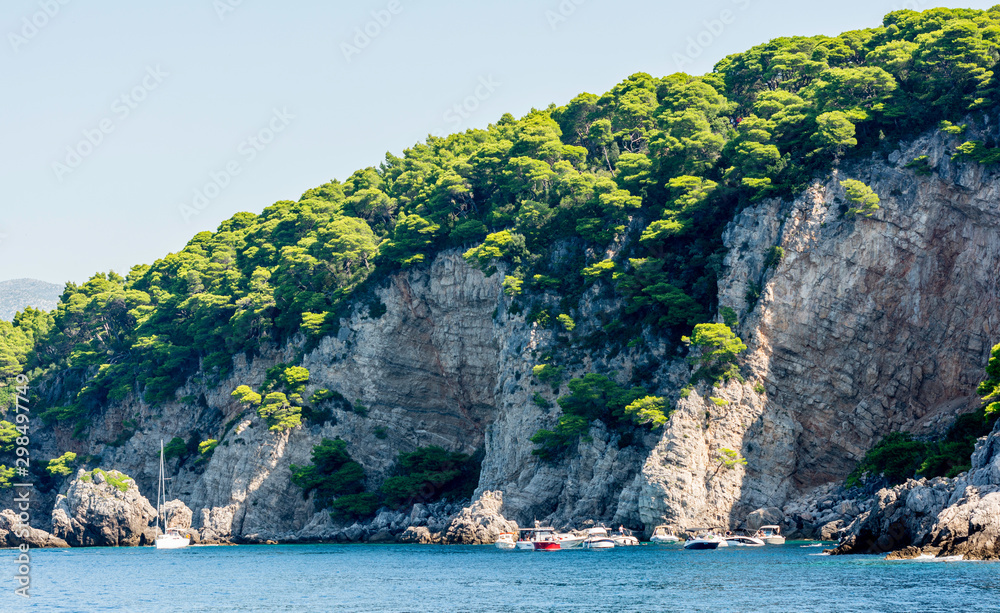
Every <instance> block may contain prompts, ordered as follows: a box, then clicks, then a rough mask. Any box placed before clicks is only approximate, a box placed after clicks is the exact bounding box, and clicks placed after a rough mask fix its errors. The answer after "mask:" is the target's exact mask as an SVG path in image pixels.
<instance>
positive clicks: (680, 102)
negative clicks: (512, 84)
mask: <svg viewBox="0 0 1000 613" xmlns="http://www.w3.org/2000/svg"><path fill="white" fill-rule="evenodd" d="M998 47H1000V7H995V8H993V9H990V10H989V11H976V10H964V9H956V10H948V9H933V10H929V11H926V12H923V13H917V12H914V11H897V12H894V13H891V14H889V15H887V16H886V17H885V20H884V22H883V24H882V25H881V26H880V27H877V28H872V29H867V30H858V31H853V32H847V33H844V34H842V35H840V36H838V37H826V36H815V37H791V38H781V39H777V40H774V41H771V42H769V43H766V44H763V45H760V46H757V47H754V48H752V49H750V50H748V51H746V52H744V53H740V54H736V55H732V56H730V57H727V58H725V59H723V60H722V61H720V62H719V63H718V64H717V66H716V67H715V70H714V71H713V72H711V73H709V74H707V75H703V76H691V75H686V74H673V75H669V76H666V77H653V76H650V75H648V74H634V75H632V76H630V77H628V78H627V79H625V80H624V81H623V82H621V83H620V84H618V85H617V86H615V87H614V88H613V89H612V90H611V91H609V92H607V93H605V94H603V95H595V94H588V93H585V94H580V95H579V96H577V97H575V98H574V99H573V100H571V101H569V102H568V103H566V104H565V105H563V106H554V105H553V106H550V107H548V108H545V109H542V110H533V111H532V112H531V113H529V114H528V115H526V116H525V117H522V118H520V119H516V118H514V117H512V116H511V115H509V114H508V115H504V116H503V117H501V118H500V119H499V120H498V121H497V122H496V123H495V124H492V125H490V126H489V127H488V128H487V129H485V130H469V131H467V132H465V133H462V134H454V135H451V136H449V137H447V138H436V137H429V138H428V139H427V141H426V142H422V143H418V144H417V145H415V146H413V147H412V148H410V149H408V150H406V151H404V152H403V154H402V155H401V156H396V155H392V154H387V155H386V158H385V160H384V161H383V162H382V163H381V164H380V165H379V166H378V167H377V168H364V169H361V170H358V171H357V172H355V173H354V174H352V175H351V176H350V177H348V178H347V179H346V180H344V181H336V180H335V181H331V182H329V183H327V184H325V185H322V186H319V187H317V188H315V189H310V190H309V191H307V192H305V193H304V194H303V195H302V197H301V198H300V199H299V200H298V201H295V202H293V201H282V202H277V203H275V204H273V205H271V206H269V207H268V208H266V209H264V211H263V212H262V213H261V214H260V215H254V214H251V213H238V214H236V215H234V216H233V217H232V218H231V219H229V220H227V221H225V222H224V223H222V224H221V225H220V226H219V228H218V229H217V231H216V232H214V233H213V232H202V233H199V234H198V235H196V236H195V237H194V238H192V239H191V241H190V242H189V243H188V245H187V246H186V247H185V248H184V249H183V250H182V251H180V252H179V253H175V254H170V255H168V256H166V257H164V258H163V259H161V260H158V261H156V262H155V263H153V265H152V266H136V267H134V268H133V269H132V270H131V271H130V273H129V274H128V276H127V277H125V278H123V277H121V276H119V275H117V274H114V273H109V274H97V275H95V276H94V277H93V278H91V279H90V280H89V281H88V282H86V283H84V284H82V285H76V284H72V283H71V284H68V285H67V286H66V288H65V291H64V292H63V294H62V297H61V299H60V302H59V305H58V308H57V309H56V310H55V311H53V312H51V313H43V312H39V311H35V310H28V311H26V312H25V313H22V314H21V315H19V316H18V317H17V318H16V319H15V320H14V322H13V323H7V322H0V368H2V371H0V374H2V376H3V377H6V378H11V377H13V376H15V375H17V374H19V373H26V374H29V375H30V376H31V378H32V379H34V380H36V381H45V380H51V379H52V378H54V377H59V378H60V380H61V381H63V383H64V384H63V385H59V386H50V387H49V388H48V389H51V390H55V391H54V392H52V394H50V395H49V396H47V397H44V398H39V399H38V401H39V403H40V407H39V408H40V409H41V410H42V411H43V413H42V416H43V418H44V419H46V420H47V421H50V422H52V421H61V422H65V423H66V424H67V425H69V426H72V427H74V428H76V429H77V431H78V432H82V431H84V429H86V427H87V424H88V416H90V415H91V414H92V412H94V411H96V410H98V409H99V407H101V406H103V405H105V404H107V403H109V402H115V401H119V400H122V399H124V398H126V397H128V396H129V395H135V396H137V397H140V396H141V397H142V398H144V399H145V401H146V402H148V403H151V404H156V403H162V402H164V401H168V400H170V399H172V398H173V397H174V394H175V392H176V390H177V389H178V387H179V386H181V385H182V384H183V383H184V382H185V381H186V380H187V379H188V378H189V377H191V376H192V375H196V374H197V376H200V377H205V378H206V379H208V380H209V381H212V380H219V379H220V378H221V377H223V376H225V375H226V374H227V373H228V372H229V370H230V369H231V366H232V357H233V356H234V355H236V354H239V353H243V352H248V353H251V354H253V353H254V352H257V351H259V350H261V349H262V348H263V347H264V346H265V345H268V344H280V343H283V342H285V341H287V340H289V339H291V338H293V337H294V336H295V335H297V334H302V335H304V336H305V337H307V338H308V339H310V340H312V341H315V340H316V339H318V338H320V337H322V336H323V335H325V334H329V333H331V332H333V331H335V330H336V329H337V327H338V325H339V324H338V322H339V319H340V317H341V316H343V315H344V314H345V313H346V312H347V309H348V308H350V307H351V306H352V305H357V304H360V305H362V306H361V308H364V309H367V310H368V311H369V312H370V313H371V314H372V315H373V316H376V315H378V313H379V309H380V304H379V303H378V301H377V299H374V298H373V296H374V294H373V293H372V292H371V286H372V285H373V284H377V283H379V282H380V281H381V280H382V279H384V278H385V277H386V275H388V274H390V273H392V272H393V271H396V270H399V269H401V268H409V267H416V266H422V265H425V264H426V263H427V262H428V261H429V260H430V259H431V258H433V257H434V255H435V254H436V253H437V252H439V251H441V250H444V249H449V248H456V247H457V248H461V249H463V250H464V251H465V253H466V258H467V259H468V260H469V261H470V262H471V263H473V264H474V265H476V266H479V267H481V268H482V269H484V270H485V271H487V272H491V271H492V270H493V269H494V268H496V267H497V266H498V265H501V263H502V265H503V266H505V267H506V268H505V270H506V273H507V276H506V279H505V281H504V287H505V291H506V292H507V294H508V295H510V296H512V297H514V300H515V303H516V305H518V308H522V309H523V310H525V311H527V312H528V313H530V314H531V316H532V317H533V318H534V319H535V320H536V321H538V322H539V323H540V324H541V325H550V326H561V327H563V328H566V329H571V328H570V326H573V325H575V324H574V321H573V315H574V310H575V307H576V306H577V303H578V302H579V299H580V297H581V295H582V294H583V292H584V291H585V290H586V289H587V288H589V287H590V286H592V285H594V284H601V287H602V291H604V292H607V293H608V294H609V295H610V294H612V293H614V294H615V295H617V296H619V297H620V298H621V299H622V300H623V301H624V304H625V305H626V306H625V307H624V309H623V312H621V313H617V314H616V313H609V314H607V315H608V320H607V321H602V322H600V323H601V324H602V326H603V329H604V333H603V336H601V337H600V338H596V339H593V342H595V343H601V342H604V343H611V342H619V339H624V340H625V341H626V342H627V341H628V340H629V339H630V338H631V337H636V336H638V331H641V330H642V329H644V328H645V329H646V330H647V331H653V332H655V333H657V334H661V335H663V336H664V337H665V338H667V339H669V340H672V341H674V342H679V341H680V339H681V336H682V335H684V334H688V333H690V331H691V329H692V327H693V326H694V325H695V324H698V323H701V322H707V321H710V320H713V319H714V318H715V315H716V313H717V312H718V311H719V307H720V305H718V304H716V296H717V292H716V279H717V276H718V274H719V271H720V267H721V262H722V258H723V255H724V248H723V246H722V242H721V238H720V237H721V232H722V229H723V227H724V226H725V224H726V223H727V222H728V221H729V220H730V219H731V218H732V216H733V214H734V213H735V212H736V211H738V210H740V208H741V207H744V206H746V205H747V204H748V203H751V202H753V201H754V200H756V199H759V198H762V197H768V196H787V195H790V194H793V193H795V192H796V191H798V190H800V189H801V188H803V187H804V186H805V185H807V183H808V182H809V181H810V180H811V179H812V178H813V177H815V176H817V175H818V174H821V173H824V172H826V171H828V170H829V169H830V168H831V167H832V166H835V165H836V164H838V163H839V161H840V160H841V159H843V158H844V157H845V156H852V155H868V154H870V153H871V152H872V151H873V150H876V149H879V148H882V147H885V148H886V149H892V148H894V147H895V143H897V142H898V140H899V139H900V138H904V137H908V136H913V135H915V134H916V133H917V131H919V130H921V129H924V128H927V127H930V126H933V125H935V124H937V123H939V122H942V121H946V120H947V121H952V122H956V123H957V122H958V121H959V120H960V118H961V117H962V116H964V115H965V114H967V113H969V112H970V111H975V110H978V109H985V108H988V107H992V106H994V105H996V104H997V103H998V101H1000V100H998V91H997V77H996V75H995V74H994V67H995V64H996V62H997V59H998V57H1000V55H998ZM949 125H950V124H949ZM951 129H955V130H960V127H959V126H951ZM993 146H995V144H994V143H969V144H967V145H966V146H965V149H966V150H967V151H966V153H968V154H969V155H973V156H978V157H977V159H986V157H985V156H986V155H988V152H989V151H990V150H991V148H992V147H993ZM919 171H920V167H919V164H916V165H915V166H914V172H919ZM845 187H850V189H848V193H849V194H856V198H857V202H856V204H855V206H854V207H852V208H851V212H860V213H867V214H870V213H871V212H872V211H873V210H874V209H875V208H877V202H878V197H877V195H875V194H872V193H871V192H870V190H868V191H865V190H866V189H867V186H864V185H863V184H859V185H851V186H845ZM851 198H852V199H854V198H855V196H853V195H852V196H851ZM542 294H546V295H548V296H550V297H552V296H555V297H557V302H558V304H559V308H558V309H557V310H553V309H547V310H540V309H533V306H535V301H536V299H537V297H538V296H540V295H542ZM723 306H725V305H723ZM43 387H44V386H43ZM616 393H617V392H616Z"/></svg>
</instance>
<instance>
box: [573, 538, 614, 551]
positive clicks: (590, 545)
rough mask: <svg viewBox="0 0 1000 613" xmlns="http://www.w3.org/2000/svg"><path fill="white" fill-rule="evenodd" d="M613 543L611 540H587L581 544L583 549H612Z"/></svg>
mask: <svg viewBox="0 0 1000 613" xmlns="http://www.w3.org/2000/svg"><path fill="white" fill-rule="evenodd" d="M614 546H615V542H614V540H612V539H609V538H607V539H587V540H585V541H584V542H583V545H581V547H583V548H584V549H613V548H614Z"/></svg>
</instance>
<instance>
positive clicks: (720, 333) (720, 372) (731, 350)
mask: <svg viewBox="0 0 1000 613" xmlns="http://www.w3.org/2000/svg"><path fill="white" fill-rule="evenodd" d="M682 340H683V341H684V343H685V344H687V345H688V346H689V347H691V348H692V349H693V350H695V351H696V353H695V355H694V357H691V358H690V361H691V362H692V363H693V364H695V365H696V366H698V369H697V370H696V371H695V373H694V377H693V378H692V380H693V381H696V380H699V379H704V380H707V381H711V382H716V381H720V380H723V379H727V380H728V379H730V378H735V379H738V380H742V378H741V377H740V373H739V368H738V367H737V366H736V356H738V355H739V354H740V353H743V352H744V351H746V350H747V346H746V345H745V344H743V341H742V339H740V337H738V336H736V334H735V333H734V332H733V331H732V330H731V329H730V328H729V326H727V325H726V324H698V325H697V326H695V327H694V331H693V332H692V333H691V336H690V337H687V336H685V337H684V338H683V339H682Z"/></svg>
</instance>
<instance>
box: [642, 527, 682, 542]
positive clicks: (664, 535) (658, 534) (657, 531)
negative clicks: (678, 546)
mask: <svg viewBox="0 0 1000 613" xmlns="http://www.w3.org/2000/svg"><path fill="white" fill-rule="evenodd" d="M680 540H681V537H679V536H677V535H676V534H674V533H673V531H671V530H670V527H669V526H666V525H663V526H657V527H655V528H653V535H652V536H650V537H649V542H650V543H656V544H657V545H665V544H670V543H679V542H680Z"/></svg>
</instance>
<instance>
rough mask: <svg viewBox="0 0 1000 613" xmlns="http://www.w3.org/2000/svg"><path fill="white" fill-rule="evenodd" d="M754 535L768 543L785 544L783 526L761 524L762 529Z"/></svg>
mask: <svg viewBox="0 0 1000 613" xmlns="http://www.w3.org/2000/svg"><path fill="white" fill-rule="evenodd" d="M754 536H755V537H757V538H759V539H760V540H762V541H764V542H765V543H767V544H768V545H784V544H785V537H784V536H782V535H781V528H780V527H779V526H761V527H760V530H758V531H757V533H756V534H754Z"/></svg>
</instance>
